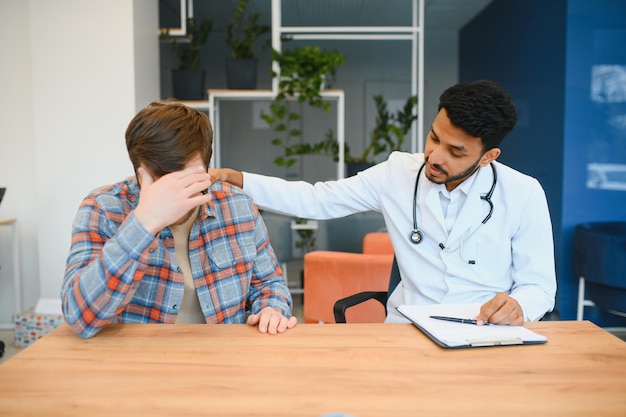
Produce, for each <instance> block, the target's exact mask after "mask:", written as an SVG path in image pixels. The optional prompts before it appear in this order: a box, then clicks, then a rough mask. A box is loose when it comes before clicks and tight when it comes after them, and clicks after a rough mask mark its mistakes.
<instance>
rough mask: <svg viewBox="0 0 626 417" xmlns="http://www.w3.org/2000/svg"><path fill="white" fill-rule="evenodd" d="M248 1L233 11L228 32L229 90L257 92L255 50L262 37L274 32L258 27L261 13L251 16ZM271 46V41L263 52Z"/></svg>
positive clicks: (261, 26)
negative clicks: (254, 90) (248, 10)
mask: <svg viewBox="0 0 626 417" xmlns="http://www.w3.org/2000/svg"><path fill="white" fill-rule="evenodd" d="M247 6H248V0H239V2H238V3H237V5H236V6H235V10H234V11H233V18H232V21H231V22H230V23H229V25H228V27H227V28H226V45H227V46H228V47H229V48H230V51H231V53H230V56H229V57H228V58H226V87H227V88H235V89H255V88H256V78H257V55H256V53H255V46H256V43H257V41H259V40H260V38H261V36H263V35H265V34H267V33H269V32H270V26H269V25H260V24H259V23H258V21H259V17H260V15H261V14H260V12H258V11H256V12H254V13H251V14H249V15H247V17H246V7H247ZM269 45H270V39H269V38H268V39H267V40H266V41H265V42H264V43H262V44H261V47H260V49H259V52H260V51H262V50H264V49H266V48H267V47H269Z"/></svg>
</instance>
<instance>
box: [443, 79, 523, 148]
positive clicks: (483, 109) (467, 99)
mask: <svg viewBox="0 0 626 417" xmlns="http://www.w3.org/2000/svg"><path fill="white" fill-rule="evenodd" d="M442 108H443V109H445V110H446V112H447V114H448V118H449V119H450V122H451V123H452V124H453V125H454V126H456V127H459V128H461V129H463V130H464V131H465V133H467V134H468V135H470V136H473V137H476V138H481V140H482V142H483V150H484V151H488V150H489V149H492V148H497V147H499V146H500V142H502V139H504V137H505V136H506V135H507V134H508V133H509V132H510V131H511V130H512V129H513V127H514V126H515V123H516V122H517V112H516V111H515V106H514V105H513V103H512V102H511V98H510V97H509V95H508V94H507V93H506V91H504V89H503V88H502V87H500V85H498V84H497V83H495V82H493V81H485V80H480V81H472V82H466V83H459V84H456V85H453V86H452V87H450V88H448V89H447V90H446V91H444V92H443V94H441V97H439V110H441V109H442Z"/></svg>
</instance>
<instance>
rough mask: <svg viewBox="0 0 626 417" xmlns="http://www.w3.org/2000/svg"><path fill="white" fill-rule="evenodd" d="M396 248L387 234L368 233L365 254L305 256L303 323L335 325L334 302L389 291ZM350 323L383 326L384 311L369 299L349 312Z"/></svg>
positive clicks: (321, 253)
mask: <svg viewBox="0 0 626 417" xmlns="http://www.w3.org/2000/svg"><path fill="white" fill-rule="evenodd" d="M393 254H394V252H393V246H392V245H391V240H390V239H389V234H388V233H386V232H375V233H368V234H366V235H365V237H364V238H363V253H350V252H333V251H313V252H309V253H307V254H306V255H305V256H304V321H305V322H306V323H320V322H323V323H334V322H335V318H334V315H333V306H334V304H335V301H337V300H339V299H341V298H344V297H347V296H349V295H353V294H355V293H358V292H361V291H387V288H388V286H389V275H390V273H391V265H392V263H393ZM346 316H347V317H346V318H347V319H348V321H349V322H351V323H382V322H383V321H384V320H385V309H384V307H383V306H382V305H381V304H380V303H379V302H377V301H376V300H369V301H367V302H365V303H362V304H359V305H358V306H355V307H352V308H350V310H348V311H347V314H346Z"/></svg>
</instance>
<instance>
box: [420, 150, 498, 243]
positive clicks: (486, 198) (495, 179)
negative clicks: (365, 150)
mask: <svg viewBox="0 0 626 417" xmlns="http://www.w3.org/2000/svg"><path fill="white" fill-rule="evenodd" d="M424 166H426V162H424V163H423V164H422V166H421V167H420V169H419V171H417V177H415V189H414V190H413V230H412V231H411V233H409V241H410V242H411V243H413V244H414V245H417V244H419V243H421V242H422V240H423V239H424V232H422V230H421V229H420V228H419V226H418V225H417V190H418V187H419V181H420V177H421V175H422V171H423V170H424ZM489 166H491V171H492V172H493V182H492V183H491V188H490V189H489V191H488V192H487V194H485V195H483V196H480V199H481V200H484V201H486V202H487V204H489V213H487V215H486V216H485V218H484V219H483V221H482V224H486V223H487V222H488V221H489V219H491V215H492V214H493V202H492V201H491V196H492V195H493V192H494V190H495V189H496V184H497V183H498V174H497V172H496V167H495V165H494V164H493V162H491V163H490V164H489ZM440 245H441V244H440Z"/></svg>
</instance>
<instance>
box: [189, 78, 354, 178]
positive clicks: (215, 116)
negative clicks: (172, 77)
mask: <svg viewBox="0 0 626 417" xmlns="http://www.w3.org/2000/svg"><path fill="white" fill-rule="evenodd" d="M208 96H209V100H208V102H202V101H200V102H185V104H188V105H190V106H192V107H194V108H197V109H206V110H208V112H209V120H210V121H211V124H212V125H213V158H211V167H214V168H220V167H221V148H220V117H219V114H220V112H219V110H220V101H223V100H240V101H242V100H254V99H273V98H274V97H275V96H276V95H275V94H274V92H273V91H271V90H209V91H208ZM321 96H322V97H323V98H325V99H327V100H337V106H336V111H337V143H338V145H339V155H338V161H337V178H343V177H344V176H345V175H344V160H345V155H344V144H345V142H346V139H345V123H344V119H345V96H344V92H343V90H323V91H322V92H321ZM202 103H204V104H202Z"/></svg>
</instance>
